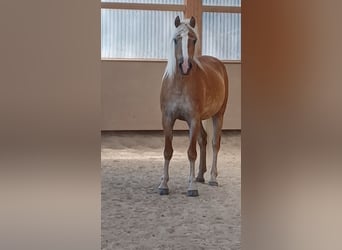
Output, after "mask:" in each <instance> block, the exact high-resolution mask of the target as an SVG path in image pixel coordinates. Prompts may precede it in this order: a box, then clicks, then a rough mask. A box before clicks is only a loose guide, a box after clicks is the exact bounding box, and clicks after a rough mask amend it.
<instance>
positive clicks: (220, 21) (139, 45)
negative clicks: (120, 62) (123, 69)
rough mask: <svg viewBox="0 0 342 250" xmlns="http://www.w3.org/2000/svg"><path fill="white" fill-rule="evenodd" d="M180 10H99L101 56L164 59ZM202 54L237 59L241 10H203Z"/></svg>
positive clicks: (236, 1)
mask: <svg viewBox="0 0 342 250" xmlns="http://www.w3.org/2000/svg"><path fill="white" fill-rule="evenodd" d="M105 2H127V3H128V2H129V3H132V2H134V3H164V4H166V3H169V4H183V0H168V1H162V0H111V1H105ZM203 4H205V5H221V6H240V5H241V1H240V0H204V1H203ZM177 15H179V16H180V17H181V18H182V17H183V13H182V12H174V11H143V10H112V9H102V10H101V35H102V37H101V56H102V58H142V59H166V58H167V55H168V50H169V41H170V37H171V34H172V32H173V31H172V30H173V28H174V18H175V17H176V16H177ZM202 34H203V38H202V51H203V54H206V55H212V56H215V57H218V58H220V59H222V60H240V59H241V14H233V13H203V33H202Z"/></svg>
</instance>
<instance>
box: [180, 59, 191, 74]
mask: <svg viewBox="0 0 342 250" xmlns="http://www.w3.org/2000/svg"><path fill="white" fill-rule="evenodd" d="M179 68H180V71H181V73H182V75H188V74H189V72H190V70H191V68H192V63H191V62H190V61H189V62H188V63H184V62H183V60H182V61H181V62H180V63H179Z"/></svg>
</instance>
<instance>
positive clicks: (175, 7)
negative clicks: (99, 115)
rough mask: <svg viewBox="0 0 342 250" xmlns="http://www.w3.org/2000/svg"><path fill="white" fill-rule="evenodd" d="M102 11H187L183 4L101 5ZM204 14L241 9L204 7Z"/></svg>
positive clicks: (239, 8)
mask: <svg viewBox="0 0 342 250" xmlns="http://www.w3.org/2000/svg"><path fill="white" fill-rule="evenodd" d="M101 8H102V9H119V10H155V11H185V5H181V4H149V3H109V2H107V3H103V2H102V3H101ZM202 10H203V12H221V13H241V7H236V6H209V5H203V7H202Z"/></svg>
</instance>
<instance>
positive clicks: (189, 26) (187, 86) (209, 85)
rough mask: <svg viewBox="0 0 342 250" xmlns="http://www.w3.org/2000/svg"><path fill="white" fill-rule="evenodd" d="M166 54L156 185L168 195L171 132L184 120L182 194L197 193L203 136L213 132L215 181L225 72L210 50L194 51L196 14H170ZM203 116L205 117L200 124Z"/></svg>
mask: <svg viewBox="0 0 342 250" xmlns="http://www.w3.org/2000/svg"><path fill="white" fill-rule="evenodd" d="M174 24H175V31H174V33H173V36H172V41H171V49H170V56H169V58H168V61H167V65H166V68H165V72H164V75H163V78H162V86H161V91H160V108H161V113H162V127H163V131H164V140H165V141H164V143H165V145H164V173H163V176H162V178H161V183H160V185H159V187H158V189H159V194H160V195H168V194H169V188H168V185H167V183H168V181H169V164H170V160H171V158H172V154H173V148H172V137H173V126H174V124H175V121H176V120H177V119H178V120H182V121H185V122H186V123H187V125H188V127H189V137H190V144H189V147H188V151H187V154H188V160H189V162H190V175H189V184H188V185H189V186H188V190H187V196H190V197H194V196H198V195H199V194H198V189H197V185H196V182H201V183H204V182H205V180H204V173H205V172H206V171H207V168H206V146H207V137H209V136H211V138H212V148H213V159H212V166H211V171H210V180H209V182H208V184H209V185H211V186H218V182H217V180H216V178H217V155H218V152H219V149H220V141H221V130H222V123H223V116H224V113H225V110H226V106H227V100H228V75H227V71H226V69H225V66H224V64H223V63H222V62H221V61H220V60H219V59H217V58H215V57H212V56H197V54H198V53H197V49H198V48H197V47H198V45H197V44H198V43H197V40H198V34H197V30H196V29H195V25H196V20H195V18H194V17H191V18H190V19H185V20H182V21H181V20H180V18H179V16H177V17H176V18H175V21H174ZM205 121H210V123H211V124H210V125H211V126H209V127H211V128H212V129H211V130H210V129H207V130H206V129H205V128H204V127H205ZM196 142H198V144H199V148H200V163H199V171H198V175H197V178H195V161H196V158H197V152H196Z"/></svg>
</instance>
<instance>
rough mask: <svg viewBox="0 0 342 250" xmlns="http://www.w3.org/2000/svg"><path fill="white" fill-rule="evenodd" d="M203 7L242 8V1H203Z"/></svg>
mask: <svg viewBox="0 0 342 250" xmlns="http://www.w3.org/2000/svg"><path fill="white" fill-rule="evenodd" d="M203 5H215V6H241V0H203Z"/></svg>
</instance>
